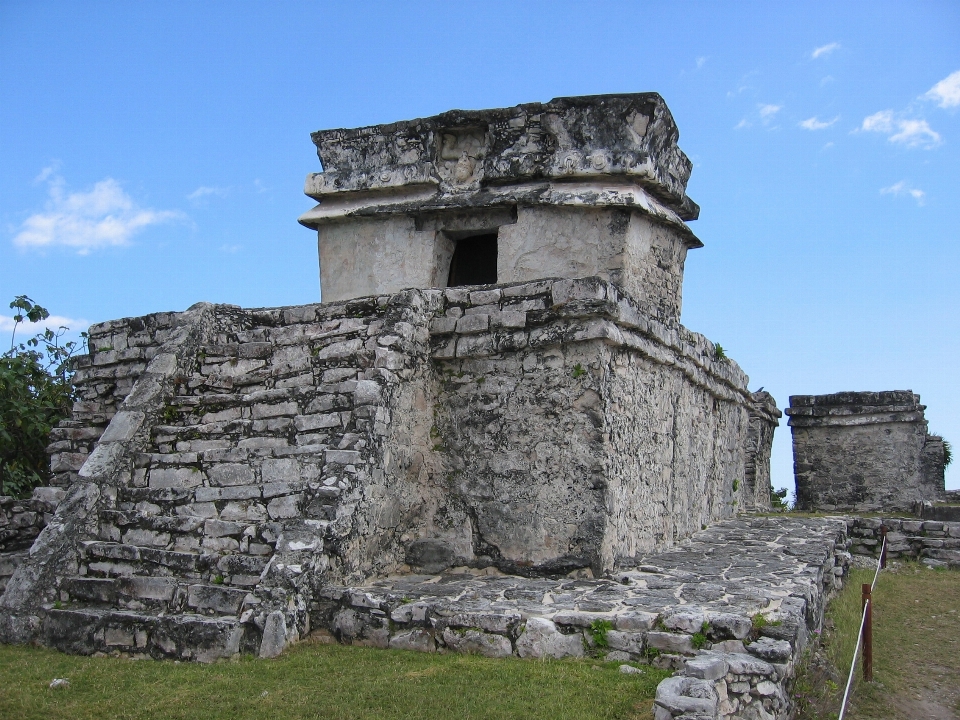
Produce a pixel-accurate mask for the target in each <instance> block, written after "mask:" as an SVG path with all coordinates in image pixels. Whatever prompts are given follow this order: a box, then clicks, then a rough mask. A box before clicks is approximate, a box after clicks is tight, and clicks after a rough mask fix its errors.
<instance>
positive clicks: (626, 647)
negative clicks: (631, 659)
mask: <svg viewBox="0 0 960 720" xmlns="http://www.w3.org/2000/svg"><path fill="white" fill-rule="evenodd" d="M643 639H644V633H634V632H621V631H619V630H609V631H607V646H608V647H610V648H612V649H613V650H622V651H623V652H628V653H631V654H633V655H642V654H643Z"/></svg>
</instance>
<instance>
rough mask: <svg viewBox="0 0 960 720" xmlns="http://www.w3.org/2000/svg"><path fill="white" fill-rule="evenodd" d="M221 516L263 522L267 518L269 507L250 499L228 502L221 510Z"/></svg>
mask: <svg viewBox="0 0 960 720" xmlns="http://www.w3.org/2000/svg"><path fill="white" fill-rule="evenodd" d="M220 517H221V519H223V520H241V521H244V522H262V521H264V520H266V519H267V509H266V508H265V507H264V506H263V505H261V504H260V503H255V502H250V501H242V500H241V501H235V502H228V503H227V505H226V507H224V508H223V510H222V511H221V512H220Z"/></svg>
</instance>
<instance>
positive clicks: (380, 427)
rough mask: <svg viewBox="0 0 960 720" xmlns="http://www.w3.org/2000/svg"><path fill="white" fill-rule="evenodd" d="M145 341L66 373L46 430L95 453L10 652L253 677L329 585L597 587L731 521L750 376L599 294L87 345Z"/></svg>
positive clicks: (7, 621)
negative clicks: (141, 660)
mask: <svg viewBox="0 0 960 720" xmlns="http://www.w3.org/2000/svg"><path fill="white" fill-rule="evenodd" d="M138 328H139V329H138ZM148 328H149V329H152V330H151V332H152V334H150V333H147V332H146V331H145V329H148ZM138 332H141V333H145V335H144V337H147V336H149V337H150V338H151V339H152V343H153V344H152V345H148V344H146V341H145V340H144V341H143V344H142V345H137V346H135V348H136V350H135V353H134V354H135V355H136V357H135V358H130V359H128V360H127V361H126V362H129V363H133V364H130V365H129V366H119V365H113V364H111V363H110V362H107V361H106V360H107V358H111V357H112V358H113V359H114V360H115V361H116V362H120V359H119V356H118V355H114V356H111V355H109V354H110V353H119V352H122V351H118V350H115V349H114V350H108V349H106V348H107V347H108V346H107V345H106V344H102V345H95V348H94V349H92V351H91V360H90V362H89V363H88V364H87V365H85V366H84V367H83V368H81V371H85V370H86V369H89V368H104V370H103V373H104V374H93V373H91V374H89V375H86V376H81V382H82V383H85V384H83V385H82V387H83V389H84V392H85V393H86V395H85V397H86V399H85V400H84V401H83V403H85V404H81V405H80V406H79V407H78V409H77V412H76V414H75V416H74V417H75V418H78V417H79V418H81V419H72V420H70V421H65V423H64V424H63V425H62V426H61V428H62V429H64V430H73V429H76V428H81V427H86V428H88V429H89V432H90V438H92V436H93V429H96V432H97V434H98V438H97V439H96V440H95V441H94V440H92V439H89V438H85V439H83V440H78V441H77V442H78V443H87V444H85V445H83V444H79V445H76V446H71V449H75V450H76V454H78V455H79V454H81V451H83V452H84V453H86V452H88V453H89V454H87V455H85V459H84V460H83V462H82V464H81V466H80V467H79V469H78V470H76V471H70V472H73V473H74V474H73V475H71V476H69V477H70V478H72V479H71V480H70V484H69V486H68V487H67V488H66V493H65V496H64V498H63V501H62V502H61V503H60V505H59V507H58V508H57V511H56V514H54V515H53V516H52V517H50V518H49V522H47V524H46V527H45V528H44V529H43V531H42V532H41V533H40V535H39V537H38V538H37V540H36V542H35V543H34V546H33V548H32V550H31V553H30V555H29V556H28V557H25V558H24V559H23V561H22V562H21V563H20V564H19V566H18V567H17V568H16V570H15V571H14V572H13V575H12V577H11V578H10V581H9V583H8V586H7V589H6V591H5V593H4V595H3V597H2V598H0V607H3V609H4V613H3V614H2V621H0V637H2V638H3V639H5V640H7V641H12V640H13V641H24V640H34V639H40V640H41V641H42V642H45V643H47V644H51V645H54V646H56V647H60V648H62V649H65V650H70V651H74V652H93V651H98V650H102V651H110V650H111V649H113V650H116V649H121V650H125V651H128V652H134V653H139V654H148V655H152V656H156V657H160V656H167V657H171V656H172V657H184V658H194V659H202V660H210V659H215V658H217V657H224V656H229V655H232V654H233V653H235V652H238V651H241V650H251V651H255V652H259V653H260V654H261V655H268V656H269V655H272V654H275V653H276V652H279V651H280V649H282V647H283V646H284V645H285V644H286V643H287V642H290V641H292V640H294V639H296V638H297V637H299V636H301V635H302V634H303V633H304V632H306V631H307V630H308V629H309V626H310V615H311V612H312V611H311V607H312V604H313V603H314V602H316V598H317V590H318V588H320V587H323V586H325V585H327V584H329V583H331V582H337V583H357V582H360V581H363V580H366V579H369V578H375V577H382V576H385V575H388V574H390V573H395V572H405V571H410V570H418V571H429V572H436V571H439V570H442V569H445V568H449V567H451V566H462V565H465V566H469V567H472V568H476V569H483V568H491V567H493V568H497V569H499V570H501V571H509V572H515V573H518V574H528V575H529V574H534V575H544V574H554V575H556V574H565V573H568V572H571V571H577V572H581V573H585V574H588V575H589V574H590V573H594V574H596V573H603V572H607V571H609V570H612V569H613V568H614V567H615V566H617V565H618V564H622V565H629V564H630V563H631V562H634V561H635V560H636V558H637V557H638V556H639V555H640V554H642V553H644V552H648V551H650V550H653V549H657V548H662V547H665V546H668V545H670V544H672V543H674V542H676V541H677V540H679V539H682V538H685V537H688V536H689V535H690V534H691V533H692V532H694V531H696V530H699V529H700V528H701V527H702V526H703V525H708V524H711V523H713V522H715V521H717V520H719V519H722V518H725V517H729V516H731V515H733V514H735V513H736V512H737V511H738V510H739V509H740V508H743V507H744V506H745V504H747V488H746V483H745V482H744V478H745V453H744V450H743V448H744V445H745V442H746V437H747V433H748V423H749V415H750V408H751V403H752V399H751V397H750V395H749V393H747V391H746V383H747V378H746V376H745V375H744V374H743V373H742V371H741V370H740V369H739V368H738V367H737V366H736V364H735V363H733V362H732V361H721V360H717V359H716V354H715V350H714V347H713V346H712V345H711V344H710V343H709V342H708V341H706V340H705V339H704V338H702V337H701V336H699V335H696V334H694V333H690V332H689V331H687V330H685V329H684V328H682V327H681V326H679V325H675V324H663V323H660V322H658V321H657V320H656V319H654V318H651V317H649V316H647V315H646V314H645V313H644V312H643V311H642V310H641V308H640V306H639V305H638V304H637V303H636V302H634V301H633V300H632V299H631V298H630V297H628V296H627V295H625V294H624V292H623V291H622V290H620V289H619V288H618V287H617V286H616V285H614V284H611V283H609V282H607V281H605V280H603V279H600V278H584V279H580V280H545V281H537V282H533V283H526V284H520V285H512V286H510V285H507V286H491V287H472V288H448V289H446V290H442V291H441V290H410V291H405V292H401V293H398V294H395V295H389V296H388V295H382V296H374V297H368V298H362V299H358V300H355V301H349V302H343V303H335V304H325V305H308V306H300V307H288V308H275V309H260V310H243V309H240V308H237V307H234V306H225V305H216V306H214V305H198V306H195V307H194V308H191V309H190V310H189V311H187V312H185V313H178V314H163V315H162V316H149V317H147V318H139V319H131V320H123V321H115V322H114V323H109V324H105V325H102V326H97V328H96V332H95V337H96V338H97V340H98V341H99V342H101V343H106V342H114V343H117V345H120V344H122V342H123V341H126V342H127V345H128V347H127V348H125V349H128V350H129V349H130V348H129V344H130V338H131V337H132V336H133V335H134V334H136V333H138ZM108 334H109V335H110V336H111V338H112V339H110V340H107V339H106V337H107V335H108ZM113 347H116V345H115V346H113ZM148 356H149V360H148ZM98 358H101V359H102V360H103V362H100V363H97V359H98ZM117 368H122V370H120V369H117ZM137 368H140V370H139V373H138V372H137ZM108 371H109V374H108ZM118 378H122V383H121V382H120V381H118ZM107 419H109V422H108V423H106V427H105V429H103V427H102V424H103V423H105V422H106V420H107ZM82 423H87V424H86V425H82ZM60 442H64V441H62V440H55V441H54V445H53V446H52V452H53V456H54V457H57V456H58V455H62V454H63V453H64V450H63V448H62V447H61V446H60V445H57V443H60ZM91 445H92V451H90V450H91Z"/></svg>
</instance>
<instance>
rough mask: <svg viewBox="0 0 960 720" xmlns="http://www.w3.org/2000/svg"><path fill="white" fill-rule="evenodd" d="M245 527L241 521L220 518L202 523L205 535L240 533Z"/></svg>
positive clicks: (216, 536) (220, 535)
mask: <svg viewBox="0 0 960 720" xmlns="http://www.w3.org/2000/svg"><path fill="white" fill-rule="evenodd" d="M245 527H246V525H245V524H243V523H238V522H224V521H222V520H207V521H206V522H205V523H204V524H203V534H204V535H206V536H207V537H212V538H218V537H226V536H229V535H237V536H239V535H241V534H242V533H243V530H244V528H245Z"/></svg>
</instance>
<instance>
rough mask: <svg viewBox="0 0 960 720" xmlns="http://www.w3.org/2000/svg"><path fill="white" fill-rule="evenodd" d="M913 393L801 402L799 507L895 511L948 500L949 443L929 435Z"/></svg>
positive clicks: (795, 427) (797, 411)
mask: <svg viewBox="0 0 960 720" xmlns="http://www.w3.org/2000/svg"><path fill="white" fill-rule="evenodd" d="M925 407H926V406H925V405H921V404H920V396H919V395H915V394H914V393H913V392H912V391H910V390H893V391H887V392H862V393H857V392H842V393H834V394H832V395H794V396H792V397H791V398H790V407H789V408H787V414H788V415H789V416H790V427H791V429H792V431H793V457H794V475H795V476H796V481H797V507H798V509H801V510H825V511H828V512H832V511H837V510H839V511H859V512H876V511H885V512H889V511H894V510H901V511H902V510H913V509H914V508H915V506H917V505H923V503H925V502H927V503H929V502H936V501H939V500H942V499H943V498H944V476H943V470H944V461H945V458H946V455H945V453H944V445H943V438H941V437H939V436H936V435H929V434H928V433H927V421H926V419H925V418H924V414H923V411H924V409H925Z"/></svg>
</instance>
